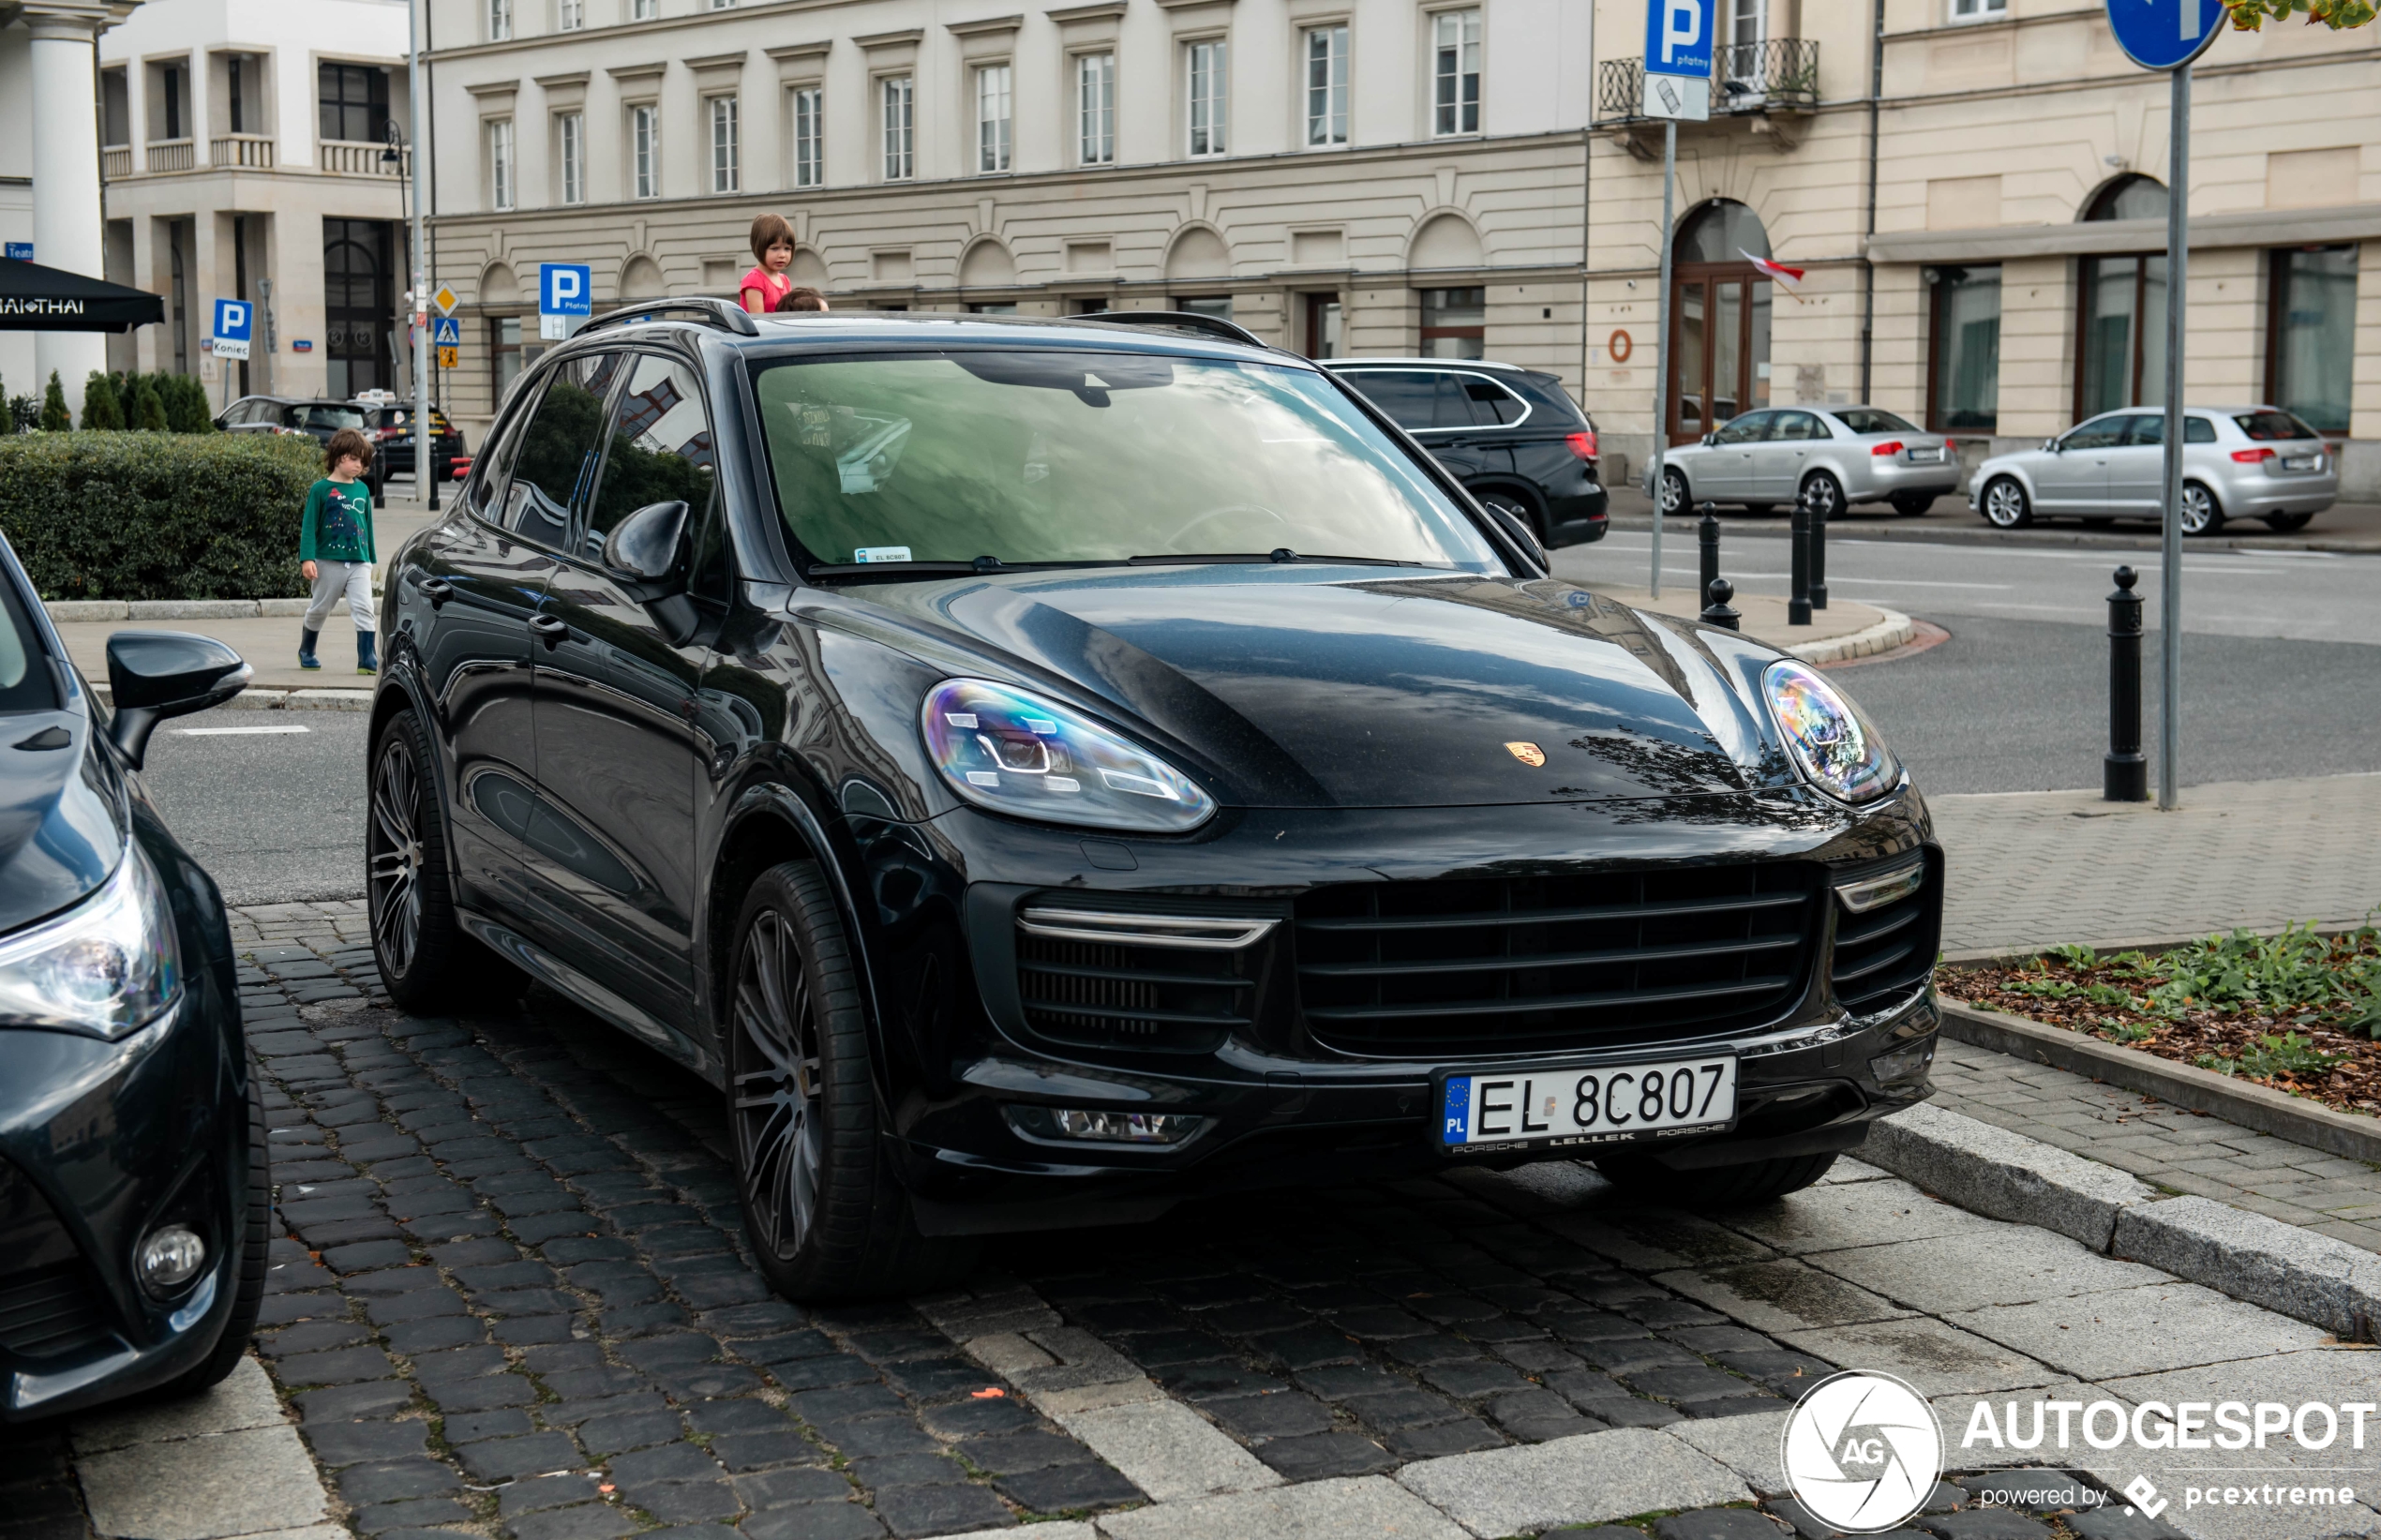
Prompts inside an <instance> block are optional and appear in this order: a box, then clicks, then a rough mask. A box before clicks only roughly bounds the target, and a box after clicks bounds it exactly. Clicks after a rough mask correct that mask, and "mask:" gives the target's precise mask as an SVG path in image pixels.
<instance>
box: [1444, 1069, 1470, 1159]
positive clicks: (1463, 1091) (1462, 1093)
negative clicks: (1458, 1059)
mask: <svg viewBox="0 0 2381 1540" xmlns="http://www.w3.org/2000/svg"><path fill="white" fill-rule="evenodd" d="M1471 1116H1472V1077H1471V1076H1469V1075H1449V1076H1447V1077H1446V1133H1445V1137H1444V1141H1443V1142H1444V1143H1445V1144H1462V1143H1463V1142H1464V1140H1465V1139H1466V1138H1467V1137H1469V1135H1470V1133H1471V1129H1470V1126H1469V1125H1470V1121H1471Z"/></svg>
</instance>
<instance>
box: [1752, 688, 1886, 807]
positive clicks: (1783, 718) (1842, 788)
mask: <svg viewBox="0 0 2381 1540" xmlns="http://www.w3.org/2000/svg"><path fill="white" fill-rule="evenodd" d="M1761 693H1762V694H1763V695H1766V696H1768V697H1769V714H1770V715H1771V717H1773V718H1774V719H1775V721H1776V723H1777V731H1778V734H1779V736H1781V737H1782V738H1784V739H1785V740H1786V748H1787V750H1788V752H1789V753H1790V754H1792V755H1793V756H1794V763H1795V764H1796V765H1797V766H1798V767H1800V768H1801V770H1802V772H1803V773H1804V775H1806V776H1808V777H1809V778H1810V780H1811V782H1812V784H1813V785H1817V786H1818V787H1819V790H1821V791H1823V792H1825V793H1827V794H1828V795H1829V796H1830V797H1834V798H1836V799H1838V800H1843V801H1847V802H1873V801H1875V800H1877V799H1878V798H1879V797H1882V796H1885V795H1886V794H1888V793H1889V792H1891V791H1892V790H1893V789H1894V787H1895V786H1898V785H1901V761H1900V760H1898V759H1895V758H1894V755H1893V751H1892V750H1891V749H1888V748H1886V747H1885V740H1884V739H1883V738H1882V737H1880V736H1879V734H1878V731H1877V729H1876V727H1875V726H1873V725H1870V723H1869V720H1868V718H1867V717H1865V716H1864V715H1862V714H1861V710H1860V708H1859V707H1857V706H1854V705H1853V704H1852V703H1851V697H1849V695H1844V694H1843V693H1842V692H1841V691H1839V690H1837V689H1836V688H1835V687H1834V685H1832V684H1830V683H1828V682H1827V680H1825V679H1823V678H1821V677H1820V675H1819V671H1818V670H1817V669H1815V668H1812V667H1811V666H1810V665H1807V664H1801V663H1793V662H1782V663H1773V664H1771V665H1769V669H1768V671H1767V672H1766V673H1764V674H1762V675H1761Z"/></svg>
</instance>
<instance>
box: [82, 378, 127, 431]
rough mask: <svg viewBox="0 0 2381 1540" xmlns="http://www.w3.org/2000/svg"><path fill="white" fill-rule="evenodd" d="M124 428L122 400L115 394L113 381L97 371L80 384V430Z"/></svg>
mask: <svg viewBox="0 0 2381 1540" xmlns="http://www.w3.org/2000/svg"><path fill="white" fill-rule="evenodd" d="M122 426H124V398H123V397H122V396H118V395H116V393H115V381H114V380H113V379H112V377H110V376H109V375H108V374H107V373H105V372H104V371H102V370H99V369H93V370H92V371H91V377H90V378H89V379H87V380H85V381H83V382H82V429H83V431H84V432H86V433H88V432H90V431H91V430H92V429H94V428H120V427H122Z"/></svg>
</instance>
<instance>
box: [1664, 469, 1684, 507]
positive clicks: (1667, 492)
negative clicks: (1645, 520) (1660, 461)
mask: <svg viewBox="0 0 2381 1540" xmlns="http://www.w3.org/2000/svg"><path fill="white" fill-rule="evenodd" d="M1685 506H1686V477H1685V475H1684V474H1682V473H1681V472H1679V471H1673V470H1671V469H1670V468H1669V467H1668V466H1664V467H1663V468H1662V516H1663V517H1665V518H1676V517H1677V516H1678V515H1679V511H1680V510H1681V509H1683V508H1685Z"/></svg>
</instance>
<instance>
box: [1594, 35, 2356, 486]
mask: <svg viewBox="0 0 2381 1540" xmlns="http://www.w3.org/2000/svg"><path fill="white" fill-rule="evenodd" d="M1596 10H1597V22H1598V26H1597V37H1598V38H1599V39H1600V41H1599V43H1598V45H1597V48H1596V61H1597V63H1596V68H1597V96H1596V104H1595V112H1594V114H1593V115H1594V118H1595V129H1594V136H1593V138H1594V143H1593V149H1592V150H1591V152H1590V157H1589V175H1588V186H1589V188H1590V196H1589V237H1588V269H1589V272H1588V282H1587V315H1588V325H1587V330H1588V332H1589V334H1590V335H1589V337H1588V339H1587V340H1588V346H1589V348H1590V350H1591V362H1590V366H1589V369H1588V377H1587V387H1586V391H1585V402H1586V405H1587V406H1588V408H1589V410H1590V411H1591V412H1592V413H1593V414H1594V416H1595V419H1596V422H1597V424H1598V426H1600V427H1602V428H1603V429H1604V430H1605V433H1606V436H1607V440H1608V441H1610V442H1613V443H1617V444H1625V445H1627V446H1629V447H1631V448H1633V449H1635V450H1637V451H1638V453H1639V454H1640V455H1641V453H1642V452H1643V450H1644V448H1646V447H1649V446H1650V441H1651V438H1652V434H1653V431H1654V429H1655V412H1654V410H1653V395H1654V377H1655V369H1654V354H1655V350H1654V348H1653V347H1652V346H1651V344H1652V342H1653V341H1654V337H1655V310H1656V300H1657V295H1656V293H1655V287H1656V281H1657V278H1656V275H1657V263H1658V258H1659V247H1658V244H1657V243H1658V232H1659V228H1660V208H1661V174H1660V156H1661V129H1660V127H1659V125H1657V124H1653V125H1649V124H1646V123H1644V122H1642V121H1640V120H1634V119H1633V118H1632V117H1631V116H1630V114H1631V113H1632V112H1634V104H1635V102H1636V99H1637V97H1636V88H1635V85H1634V83H1633V82H1634V79H1635V76H1634V70H1635V68H1636V67H1637V65H1638V59H1637V58H1636V55H1638V54H1640V52H1641V51H1642V45H1641V39H1642V37H1643V15H1644V9H1643V6H1642V4H1641V0H1596ZM1720 10H1721V15H1722V19H1723V20H1722V27H1723V36H1722V37H1721V38H1720V39H1719V42H1720V45H1721V46H1720V48H1719V50H1718V57H1717V64H1718V67H1717V69H1716V71H1715V73H1716V75H1717V76H1718V80H1717V82H1715V84H1716V88H1715V92H1714V99H1715V111H1714V117H1713V120H1712V121H1711V122H1709V123H1707V124H1697V125H1686V126H1682V127H1681V130H1680V134H1679V167H1678V171H1679V187H1678V192H1677V199H1678V209H1679V220H1680V249H1679V270H1678V275H1677V277H1676V280H1675V286H1674V287H1675V295H1674V297H1675V299H1676V300H1677V306H1676V311H1677V315H1678V323H1677V327H1676V329H1675V331H1674V333H1673V335H1674V336H1675V337H1676V339H1677V341H1678V355H1679V365H1680V367H1679V370H1678V385H1677V387H1676V388H1674V389H1673V391H1672V393H1671V400H1670V405H1669V409H1668V411H1666V412H1665V413H1664V416H1665V418H1666V421H1665V422H1664V423H1663V425H1662V426H1663V427H1664V428H1665V429H1666V430H1667V432H1668V433H1669V435H1670V441H1673V442H1677V441H1689V440H1691V439H1692V438H1694V437H1695V436H1696V435H1698V434H1700V432H1702V431H1703V430H1704V428H1705V426H1708V425H1709V424H1711V423H1713V422H1715V421H1720V420H1725V418H1726V417H1727V416H1728V415H1730V414H1731V413H1732V412H1734V411H1743V410H1746V409H1748V408H1750V407H1753V406H1758V405H1761V404H1765V403H1767V402H1770V401H1778V402H1789V401H1834V402H1846V401H1860V400H1867V401H1870V402H1873V403H1875V404H1877V405H1879V406H1882V407H1886V408H1888V409H1890V410H1892V411H1897V412H1900V413H1902V414H1904V415H1906V416H1908V417H1909V418H1911V419H1912V420H1914V421H1918V422H1921V423H1923V424H1924V425H1925V426H1930V427H1938V428H1941V429H1945V430H1949V431H1954V432H1956V433H1958V434H1960V435H1962V436H1963V437H1964V438H1969V440H1970V442H1969V446H1968V447H1969V456H1968V457H1969V462H1970V463H1971V464H1972V463H1973V462H1974V460H1975V459H1976V458H1978V457H1981V456H1982V454H1983V453H1984V450H1985V448H1986V446H1987V445H1988V444H1989V445H1996V446H2005V445H2010V444H2017V443H2029V442H2032V441H2039V440H2040V439H2042V438H2043V437H2044V436H2046V435H2048V434H2052V433H2055V432H2058V431H2059V430H2060V429H2062V428H2064V427H2065V426H2068V425H2070V424H2071V423H2073V422H2074V421H2075V420H2076V419H2077V418H2078V417H2079V416H2082V415H2089V413H2091V412H2096V411H2103V410H2105V409H2107V408H2109V407H2114V406H2124V405H2133V404H2149V403H2156V402H2158V401H2160V400H2162V399H2163V386H2164V375H2163V371H2164V355H2163V336H2164V332H2163V326H2164V319H2163V318H2164V256H2163V253H2164V247H2165V210H2166V200H2165V190H2164V183H2165V180H2166V177H2167V161H2166V154H2167V120H2166V102H2167V81H2166V78H2165V77H2164V75H2152V74H2149V73H2147V72H2145V71H2143V70H2141V69H2139V68H2137V67H2134V65H2133V64H2132V63H2131V62H2129V61H2128V60H2127V59H2126V58H2125V56H2124V55H2123V53H2122V52H2120V51H2119V49H2118V48H2117V46H2116V44H2115V42H2114V40H2113V38H2112V37H2111V36H2110V34H2109V32H2108V28H2107V24H2106V22H2105V21H2104V16H2103V7H2102V6H2101V5H2099V4H2098V3H2096V0H1882V3H1881V5H1879V6H1876V7H1872V6H1870V5H1866V4H1859V5H1855V4H1850V3H1846V0H1836V3H1833V4H1822V3H1819V0H1765V3H1764V0H1720ZM1872 84H1874V85H1875V86H1876V87H1877V88H1878V89H1876V90H1875V92H1874V96H1873V98H1872ZM2193 128H2194V152H2193V156H2192V168H2191V175H2190V188H2191V218H2192V257H2191V266H2190V277H2189V284H2190V292H2189V300H2190V304H2191V320H2190V329H2189V336H2188V349H2187V371H2188V372H2187V375H2186V393H2187V395H2188V396H2189V397H2190V398H2192V399H2194V400H2198V401H2203V402H2209V403H2218V402H2231V401H2261V400H2275V401H2279V402H2280V403H2281V404H2283V405H2284V406H2286V407H2288V408H2290V409H2291V410H2293V411H2297V412H2299V414H2300V415H2301V416H2303V417H2306V418H2307V419H2309V420H2310V421H2312V422H2314V423H2315V425H2316V426H2319V427H2321V428H2323V429H2324V430H2325V432H2326V433H2327V434H2331V435H2336V436H2339V437H2341V438H2343V439H2344V440H2345V441H2346V448H2345V452H2344V464H2343V471H2344V476H2345V479H2346V483H2347V486H2346V494H2347V495H2348V496H2351V497H2363V498H2367V499H2371V498H2375V497H2381V26H2376V27H2374V28H2371V29H2368V30H2366V31H2363V32H2351V33H2345V34H2335V33H2331V32H2329V31H2326V30H2324V29H2321V28H2307V27H2300V26H2286V27H2285V26H2274V25H2269V27H2268V28H2267V30H2266V31H2265V32H2264V33H2262V34H2255V35H2252V34H2239V33H2227V34H2226V35H2224V37H2219V38H2218V39H2217V40H2216V42H2215V44H2214V45H2213V47H2212V48H2211V49H2210V50H2209V52H2207V53H2206V54H2205V55H2204V56H2203V57H2202V58H2201V60H2200V62H2199V64H2198V65H2197V67H2196V69H2195V89H2194V107H2193ZM1649 157H1650V158H1649ZM1747 253H1749V254H1750V255H1753V256H1760V257H1768V258H1774V259H1775V261H1777V262H1783V263H1786V264H1789V265H1791V266H1794V267H1799V268H1802V269H1804V271H1805V275H1806V276H1805V277H1804V279H1803V281H1802V283H1801V286H1800V292H1799V293H1789V292H1786V291H1785V289H1784V288H1783V287H1781V286H1779V285H1776V284H1774V283H1772V282H1770V281H1769V280H1768V279H1766V278H1764V277H1761V276H1760V274H1759V272H1758V271H1757V270H1756V269H1755V268H1754V267H1753V266H1752V264H1751V263H1750V262H1748V261H1746V260H1745V258H1746V254H1747Z"/></svg>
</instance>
